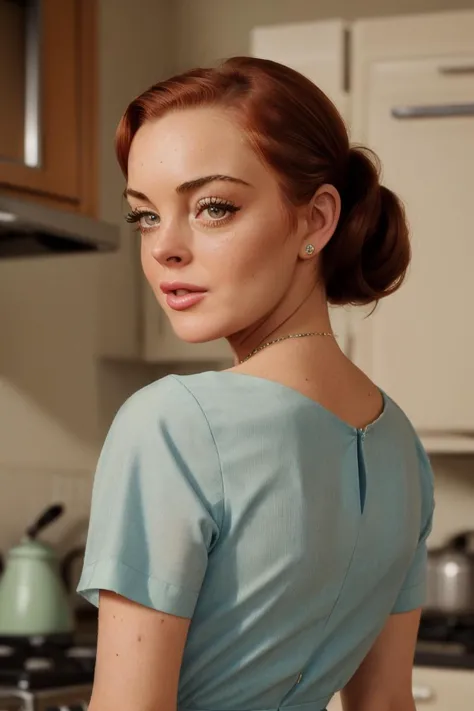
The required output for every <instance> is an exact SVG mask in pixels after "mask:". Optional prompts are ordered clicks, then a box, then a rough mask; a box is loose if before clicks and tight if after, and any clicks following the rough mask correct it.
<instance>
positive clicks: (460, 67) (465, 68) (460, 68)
mask: <svg viewBox="0 0 474 711" xmlns="http://www.w3.org/2000/svg"><path fill="white" fill-rule="evenodd" d="M438 72H439V73H440V74H445V75H448V76H449V75H451V76H453V75H456V74H474V64H453V65H451V66H448V67H438Z"/></svg>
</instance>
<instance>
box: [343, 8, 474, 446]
mask: <svg viewBox="0 0 474 711" xmlns="http://www.w3.org/2000/svg"><path fill="white" fill-rule="evenodd" d="M353 37H354V50H353V54H352V56H353V61H354V66H353V73H354V83H353V132H354V137H355V139H356V140H357V141H360V142H362V143H364V144H367V145H368V146H370V147H371V148H373V149H374V150H375V152H376V153H377V154H378V155H379V156H380V158H381V161H382V165H383V182H384V183H385V184H386V185H387V186H388V187H390V188H391V189H393V190H394V191H395V192H396V193H397V194H399V195H400V196H401V198H402V200H403V202H404V203H405V206H406V210H407V216H408V220H409V223H410V228H411V238H412V250H413V261H412V265H411V268H410V271H409V274H408V278H407V280H406V283H405V284H404V285H403V287H402V288H401V289H400V291H398V292H397V293H396V294H394V295H393V296H390V297H389V298H388V299H387V300H385V301H382V302H381V303H380V305H379V307H378V309H377V311H376V312H375V313H374V314H373V315H372V316H371V317H370V318H369V319H365V320H363V319H360V318H357V317H355V318H354V320H353V322H352V324H353V329H354V335H355V338H354V346H355V348H354V358H355V360H356V362H357V363H358V364H359V365H360V366H361V367H362V368H363V369H364V370H365V371H366V372H368V373H369V374H370V375H371V377H372V378H373V379H374V380H375V381H376V382H377V383H378V384H379V385H380V387H382V388H383V389H385V390H386V391H387V392H388V393H389V394H390V395H391V396H392V397H393V398H394V399H395V400H396V401H397V402H398V403H399V404H400V405H401V407H402V408H403V409H404V410H405V411H406V412H407V414H408V416H409V417H410V418H411V420H412V421H413V423H414V425H415V427H416V428H417V429H418V431H419V432H420V434H421V435H422V437H423V438H424V441H425V444H426V446H427V447H428V449H430V450H431V451H449V450H451V451H453V450H456V449H458V450H460V451H466V450H470V449H471V448H472V449H474V367H473V362H474V332H473V330H472V328H471V327H470V323H471V321H472V309H473V306H474V300H473V298H472V292H471V287H470V281H471V265H472V263H473V262H474V241H473V239H472V216H471V205H470V203H471V201H472V195H473V191H474V51H473V49H474V48H473V43H472V37H474V13H453V14H446V15H445V16H443V17H442V18H441V17H440V16H436V15H435V16H426V17H422V16H417V17H413V18H407V17H403V18H396V19H387V20H369V21H361V22H358V23H355V26H354V31H353Z"/></svg>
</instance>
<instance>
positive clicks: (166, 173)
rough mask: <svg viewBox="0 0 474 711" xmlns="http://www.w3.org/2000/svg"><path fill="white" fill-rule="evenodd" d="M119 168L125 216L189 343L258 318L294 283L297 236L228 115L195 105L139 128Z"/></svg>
mask: <svg viewBox="0 0 474 711" xmlns="http://www.w3.org/2000/svg"><path fill="white" fill-rule="evenodd" d="M128 169H129V174H128V188H127V195H128V200H129V203H130V206H131V208H132V212H131V213H129V215H128V216H127V219H128V220H130V221H135V222H136V226H137V227H138V229H139V230H140V231H141V235H142V237H141V259H142V265H143V270H144V272H145V275H146V277H147V279H148V281H149V283H150V285H151V287H152V289H153V291H154V293H155V295H156V297H157V299H158V301H159V303H160V305H161V306H162V308H163V309H164V311H165V312H166V314H167V316H168V317H169V319H170V321H171V324H172V327H173V329H174V331H175V333H176V334H177V335H178V336H179V337H180V338H181V339H183V340H185V341H189V342H195V343H196V342H203V341H209V340H213V339H215V338H220V337H230V336H232V335H233V334H236V333H239V332H242V331H244V330H245V329H248V328H251V327H252V325H253V324H256V323H261V322H262V321H263V322H264V321H265V319H266V318H267V317H268V316H269V315H270V314H271V313H272V312H273V310H274V309H275V308H277V306H279V305H281V303H282V301H284V299H285V296H286V295H287V294H288V293H289V292H290V289H291V287H292V282H293V281H294V280H295V279H296V271H297V264H298V262H299V261H300V257H299V254H300V253H301V238H298V236H297V234H290V227H289V220H288V216H287V213H286V212H285V210H284V207H283V201H282V196H281V192H280V189H279V185H278V183H277V179H276V177H275V175H274V174H273V173H272V172H271V170H270V169H269V168H268V167H266V166H265V165H264V164H263V163H262V161H261V160H260V159H259V158H258V157H257V155H256V154H255V153H254V151H253V150H252V149H251V147H250V146H249V144H248V143H247V141H246V138H245V135H244V133H243V131H242V130H241V129H240V128H239V127H238V125H237V124H236V123H234V122H233V120H232V118H231V117H230V115H229V114H226V113H225V112H224V111H223V110H220V109H216V108H196V109H187V110H181V111H176V112H171V113H169V114H167V115H165V116H164V117H163V118H161V119H159V120H156V121H153V122H148V123H146V124H144V125H143V126H142V127H141V128H140V129H139V131H138V132H137V134H136V136H135V138H134V139H133V142H132V146H131V150H130V156H129V164H128ZM297 231H298V228H296V232H297ZM312 278H313V279H314V272H313V276H312Z"/></svg>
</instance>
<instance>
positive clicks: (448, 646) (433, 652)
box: [415, 614, 474, 670]
mask: <svg viewBox="0 0 474 711" xmlns="http://www.w3.org/2000/svg"><path fill="white" fill-rule="evenodd" d="M415 664H416V665H418V666H431V667H433V666H436V667H446V668H452V669H471V670H474V617H472V616H470V617H449V616H433V615H426V614H425V615H423V616H422V618H421V623H420V630H419V633H418V642H417V645H416V655H415Z"/></svg>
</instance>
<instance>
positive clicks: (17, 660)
mask: <svg viewBox="0 0 474 711" xmlns="http://www.w3.org/2000/svg"><path fill="white" fill-rule="evenodd" d="M95 657H96V649H95V647H92V646H91V647H87V646H84V645H80V646H74V645H69V646H68V645H66V644H65V642H64V640H62V641H61V643H58V641H57V640H52V639H46V638H41V639H39V638H34V639H31V638H30V639H22V638H18V639H17V640H14V641H13V640H12V638H9V639H8V644H7V643H6V640H0V690H1V688H2V687H3V688H6V687H9V688H12V687H13V688H17V689H21V690H23V691H27V690H39V689H52V688H63V687H67V686H78V685H79V686H80V685H90V684H92V680H93V676H94V667H95Z"/></svg>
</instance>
